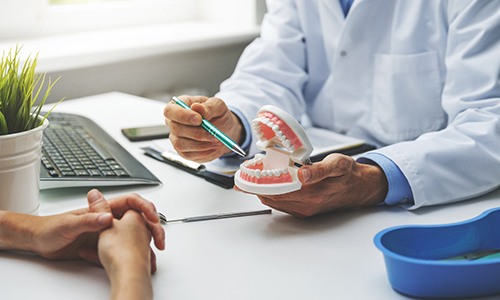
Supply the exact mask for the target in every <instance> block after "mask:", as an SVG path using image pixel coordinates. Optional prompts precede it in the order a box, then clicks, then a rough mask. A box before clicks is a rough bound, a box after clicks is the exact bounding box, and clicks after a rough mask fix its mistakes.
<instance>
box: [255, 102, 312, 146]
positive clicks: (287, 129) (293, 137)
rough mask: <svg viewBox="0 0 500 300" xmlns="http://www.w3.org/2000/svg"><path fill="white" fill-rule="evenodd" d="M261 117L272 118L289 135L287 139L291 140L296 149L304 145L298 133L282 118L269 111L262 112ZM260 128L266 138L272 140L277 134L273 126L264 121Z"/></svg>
mask: <svg viewBox="0 0 500 300" xmlns="http://www.w3.org/2000/svg"><path fill="white" fill-rule="evenodd" d="M259 117H266V118H268V119H269V120H271V121H272V122H273V123H274V124H277V125H278V126H279V127H280V130H281V132H283V134H284V135H285V136H286V137H287V139H289V140H290V142H291V143H292V145H293V146H294V148H295V149H299V148H300V147H302V142H301V141H300V139H299V138H298V137H297V135H296V134H295V133H294V132H293V130H292V129H290V127H288V125H287V124H286V123H285V122H283V121H282V120H281V119H280V118H278V117H277V116H275V115H274V114H272V113H270V112H267V111H265V112H262V113H260V114H259ZM260 130H261V132H262V134H263V136H264V138H266V140H270V139H272V138H273V137H274V136H275V135H276V134H275V133H274V131H273V130H272V129H271V128H269V127H268V126H267V125H265V124H262V123H261V124H260Z"/></svg>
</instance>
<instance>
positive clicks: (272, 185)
mask: <svg viewBox="0 0 500 300" xmlns="http://www.w3.org/2000/svg"><path fill="white" fill-rule="evenodd" d="M252 129H253V131H254V132H255V134H256V135H257V138H258V141H257V147H258V148H259V149H261V150H264V151H265V154H257V155H255V157H254V158H252V159H250V160H247V161H245V162H244V163H242V164H241V166H240V169H239V170H238V171H237V172H236V174H235V177H234V181H235V184H236V186H237V187H238V188H240V189H241V190H243V191H246V192H249V193H253V194H258V195H278V194H284V193H289V192H292V191H295V190H298V189H300V188H301V187H302V184H301V182H300V180H299V179H298V177H297V172H298V169H299V168H298V167H297V166H296V163H298V164H300V165H304V164H310V160H309V156H310V155H311V152H312V151H313V146H312V144H311V142H310V141H309V138H308V137H307V134H306V132H305V131H304V129H303V128H302V126H300V124H299V123H298V122H297V121H296V120H295V119H294V118H293V117H292V116H290V115H289V114H288V113H286V112H285V111H283V110H281V109H279V108H277V107H275V106H272V105H266V106H264V107H262V108H261V109H260V110H259V112H258V114H257V118H255V119H254V120H253V121H252Z"/></svg>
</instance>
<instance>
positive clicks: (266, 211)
mask: <svg viewBox="0 0 500 300" xmlns="http://www.w3.org/2000/svg"><path fill="white" fill-rule="evenodd" d="M270 213H271V210H270V209H264V210H254V211H245V212H237V213H227V214H216V215H206V216H198V217H188V218H182V219H174V220H167V217H165V215H164V214H162V213H158V216H159V217H160V222H161V224H167V223H173V222H198V221H208V220H217V219H227V218H237V217H246V216H255V215H264V214H270Z"/></svg>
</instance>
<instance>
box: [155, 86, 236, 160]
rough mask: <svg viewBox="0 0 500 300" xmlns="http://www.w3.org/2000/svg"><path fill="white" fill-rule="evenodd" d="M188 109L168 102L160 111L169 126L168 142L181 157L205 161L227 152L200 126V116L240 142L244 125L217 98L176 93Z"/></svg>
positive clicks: (227, 150)
mask: <svg viewBox="0 0 500 300" xmlns="http://www.w3.org/2000/svg"><path fill="white" fill-rule="evenodd" d="M179 98H180V99H181V100H182V101H184V102H185V103H186V104H187V105H188V106H190V107H191V110H188V109H184V108H182V107H181V106H179V105H177V104H174V103H171V102H169V103H168V104H167V106H166V107H165V109H164V112H163V114H164V115H165V118H166V123H167V125H168V126H169V127H170V136H169V138H170V141H171V142H172V145H173V146H174V148H175V150H176V151H177V152H178V153H179V154H180V155H181V156H183V157H184V158H186V159H189V160H193V161H197V162H207V161H211V160H214V159H216V158H219V157H221V156H222V155H224V154H226V153H229V152H230V150H229V149H228V148H227V147H226V146H224V145H223V144H222V143H221V142H220V141H219V140H217V139H216V138H215V137H214V136H212V135H211V134H210V133H208V132H207V131H206V130H205V129H203V128H202V127H201V120H202V118H204V119H206V120H207V121H209V122H210V123H212V124H213V125H214V126H216V127H217V128H219V129H220V130H221V131H222V132H224V133H225V134H226V135H227V136H229V137H230V138H231V139H232V140H233V141H235V142H236V143H238V144H240V143H241V142H242V140H243V139H244V128H243V125H242V124H241V122H240V120H239V119H238V117H236V115H234V114H233V113H232V112H231V111H230V110H229V109H228V107H227V106H226V104H225V103H224V101H222V100H221V99H219V98H208V97H204V96H180V97H179Z"/></svg>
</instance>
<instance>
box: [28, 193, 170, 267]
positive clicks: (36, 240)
mask: <svg viewBox="0 0 500 300" xmlns="http://www.w3.org/2000/svg"><path fill="white" fill-rule="evenodd" d="M87 201H88V208H82V209H78V210H73V211H69V212H66V213H62V214H57V215H51V216H43V217H38V216H25V217H26V219H25V221H26V222H28V224H24V225H26V226H29V227H31V228H33V229H32V230H31V234H30V235H29V236H27V237H26V239H25V243H26V245H25V247H23V248H24V249H28V250H29V251H31V252H34V253H36V254H38V255H40V256H42V257H44V258H47V259H52V260H61V259H83V260H86V261H89V262H92V263H96V264H99V265H103V266H104V267H105V268H106V267H107V266H114V265H117V264H120V263H121V262H119V261H118V260H120V259H126V258H127V257H128V258H132V259H139V260H140V259H148V260H150V262H151V263H150V272H154V271H156V257H155V255H154V252H153V251H152V249H151V248H150V241H151V238H153V240H154V244H155V246H156V248H158V249H159V250H163V249H165V231H164V229H163V227H162V226H161V224H160V221H159V218H158V214H157V212H156V208H155V206H154V205H153V203H151V202H149V201H147V200H146V199H144V198H142V197H141V196H139V195H137V194H127V195H122V196H118V197H116V198H113V199H110V200H109V201H107V200H105V199H104V197H103V195H102V194H101V193H100V192H99V191H98V190H96V189H94V190H91V191H90V192H89V193H88V194H87Z"/></svg>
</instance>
